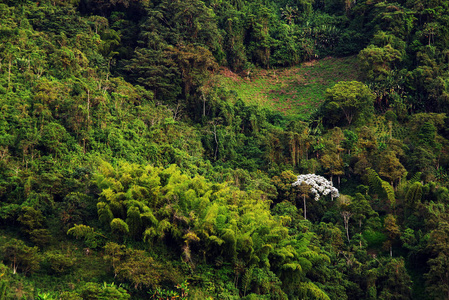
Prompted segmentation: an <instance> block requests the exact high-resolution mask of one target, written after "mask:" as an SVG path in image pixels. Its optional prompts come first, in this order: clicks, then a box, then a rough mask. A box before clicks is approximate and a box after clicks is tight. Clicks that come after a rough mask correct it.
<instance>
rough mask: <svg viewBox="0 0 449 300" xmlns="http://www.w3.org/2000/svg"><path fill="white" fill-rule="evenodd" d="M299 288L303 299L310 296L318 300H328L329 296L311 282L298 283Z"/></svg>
mask: <svg viewBox="0 0 449 300" xmlns="http://www.w3.org/2000/svg"><path fill="white" fill-rule="evenodd" d="M299 290H300V292H301V294H302V296H303V297H302V298H303V299H305V298H309V297H310V298H314V299H320V300H330V298H329V296H328V295H327V294H326V293H325V292H324V291H323V290H321V289H320V288H319V287H318V286H317V285H316V284H314V283H313V282H302V283H300V284H299Z"/></svg>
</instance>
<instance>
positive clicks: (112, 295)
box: [80, 282, 130, 300]
mask: <svg viewBox="0 0 449 300" xmlns="http://www.w3.org/2000/svg"><path fill="white" fill-rule="evenodd" d="M80 296H81V297H82V298H83V299H90V300H100V299H116V300H127V299H130V295H129V294H128V293H127V292H126V290H125V289H123V288H121V287H116V286H115V285H114V284H113V283H112V284H107V283H106V282H105V283H104V284H103V285H100V284H95V283H93V282H89V283H87V284H86V285H85V286H84V287H83V288H82V291H81V294H80Z"/></svg>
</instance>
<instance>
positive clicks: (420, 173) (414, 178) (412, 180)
mask: <svg viewBox="0 0 449 300" xmlns="http://www.w3.org/2000/svg"><path fill="white" fill-rule="evenodd" d="M421 175H422V172H417V173H415V175H413V177H412V178H410V180H409V182H410V183H415V182H418V181H420V179H421Z"/></svg>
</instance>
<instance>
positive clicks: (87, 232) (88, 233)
mask: <svg viewBox="0 0 449 300" xmlns="http://www.w3.org/2000/svg"><path fill="white" fill-rule="evenodd" d="M67 234H68V235H73V236H75V238H77V239H79V238H84V242H85V243H86V246H88V247H89V248H96V247H98V246H100V245H99V244H100V240H101V238H102V237H103V238H104V236H103V235H102V234H101V233H98V232H95V229H94V228H92V227H90V226H87V225H83V224H80V225H77V224H75V226H73V227H72V228H70V229H69V230H68V231H67Z"/></svg>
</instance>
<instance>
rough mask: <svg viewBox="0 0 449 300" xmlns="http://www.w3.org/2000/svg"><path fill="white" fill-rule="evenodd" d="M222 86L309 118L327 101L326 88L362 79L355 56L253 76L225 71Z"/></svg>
mask: <svg viewBox="0 0 449 300" xmlns="http://www.w3.org/2000/svg"><path fill="white" fill-rule="evenodd" d="M220 76H221V77H222V80H220V85H222V86H224V87H226V88H227V89H230V90H234V91H236V92H237V95H238V96H239V97H240V98H241V99H242V100H243V101H245V102H246V103H247V104H252V105H258V106H260V107H262V108H268V109H271V110H274V111H279V112H281V113H283V114H284V115H286V116H294V117H299V118H302V119H306V118H308V117H309V116H310V115H311V114H312V113H313V112H314V111H315V110H316V109H317V108H318V107H319V106H320V104H321V103H322V102H323V101H324V95H325V92H326V89H328V88H330V87H332V86H333V85H334V84H335V83H337V82H339V81H342V80H360V77H361V72H360V70H359V67H358V65H357V58H356V57H355V56H352V57H346V58H325V59H322V60H314V61H310V62H305V63H302V64H301V65H299V66H295V67H292V68H285V69H276V70H258V71H256V72H254V74H251V77H250V78H241V77H238V76H236V75H235V74H232V73H231V72H230V71H227V72H223V74H222V75H220Z"/></svg>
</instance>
